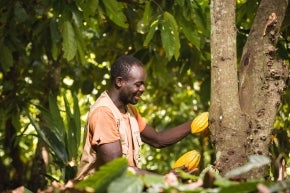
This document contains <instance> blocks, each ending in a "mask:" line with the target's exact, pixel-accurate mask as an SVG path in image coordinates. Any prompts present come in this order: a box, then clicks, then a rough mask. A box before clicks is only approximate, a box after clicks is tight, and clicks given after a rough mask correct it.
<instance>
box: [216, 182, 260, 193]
mask: <svg viewBox="0 0 290 193" xmlns="http://www.w3.org/2000/svg"><path fill="white" fill-rule="evenodd" d="M257 184H258V182H245V183H237V184H232V185H231V186H228V187H222V188H221V189H220V191H219V193H245V192H257Z"/></svg>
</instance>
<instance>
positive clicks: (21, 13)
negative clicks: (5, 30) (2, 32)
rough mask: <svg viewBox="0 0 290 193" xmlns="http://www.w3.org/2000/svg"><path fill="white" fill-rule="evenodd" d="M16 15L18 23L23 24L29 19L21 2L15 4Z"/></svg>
mask: <svg viewBox="0 0 290 193" xmlns="http://www.w3.org/2000/svg"><path fill="white" fill-rule="evenodd" d="M14 15H15V22H16V23H22V22H24V21H25V20H27V19H28V18H29V16H28V14H27V12H26V10H25V9H24V8H23V6H22V3H20V2H19V1H16V2H15V6H14Z"/></svg>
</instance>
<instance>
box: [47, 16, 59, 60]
mask: <svg viewBox="0 0 290 193" xmlns="http://www.w3.org/2000/svg"><path fill="white" fill-rule="evenodd" d="M49 29H50V37H51V38H50V39H51V45H52V46H51V54H52V57H53V59H54V60H57V58H58V56H59V53H60V48H59V42H60V40H61V36H60V34H59V31H58V24H57V22H56V20H55V19H52V20H51V21H50V23H49Z"/></svg>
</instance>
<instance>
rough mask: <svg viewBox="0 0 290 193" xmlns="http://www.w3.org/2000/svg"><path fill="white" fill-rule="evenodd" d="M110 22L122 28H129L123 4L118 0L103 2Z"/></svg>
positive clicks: (104, 0)
mask: <svg viewBox="0 0 290 193" xmlns="http://www.w3.org/2000/svg"><path fill="white" fill-rule="evenodd" d="M102 2H103V3H104V6H105V10H106V13H107V15H108V17H109V18H110V20H112V21H113V22H114V23H115V24H116V25H118V26H120V27H122V28H128V24H127V19H126V16H125V14H124V13H123V4H122V3H119V2H118V1H116V0H102Z"/></svg>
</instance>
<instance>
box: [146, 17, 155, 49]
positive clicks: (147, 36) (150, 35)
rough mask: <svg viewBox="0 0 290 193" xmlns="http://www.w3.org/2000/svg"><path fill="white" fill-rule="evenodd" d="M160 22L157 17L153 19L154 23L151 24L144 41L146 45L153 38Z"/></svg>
mask: <svg viewBox="0 0 290 193" xmlns="http://www.w3.org/2000/svg"><path fill="white" fill-rule="evenodd" d="M158 23H159V20H158V19H157V20H155V21H153V22H152V24H151V25H150V29H149V32H148V34H147V35H146V37H145V40H144V43H143V45H144V46H148V44H149V42H150V41H151V40H152V38H153V36H154V33H155V31H156V30H157V25H158Z"/></svg>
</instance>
